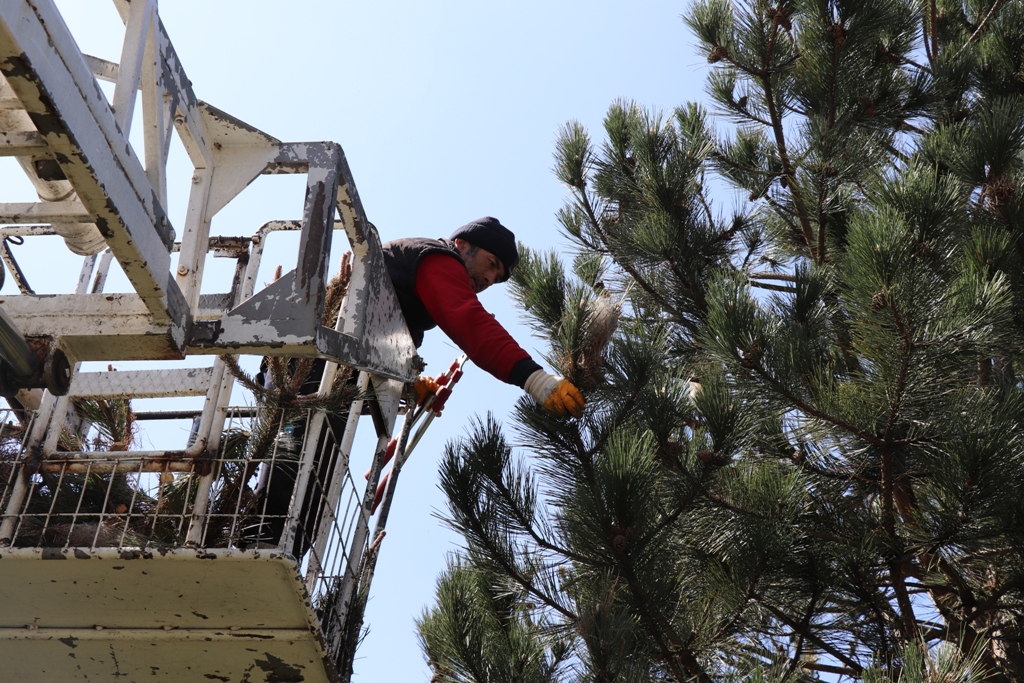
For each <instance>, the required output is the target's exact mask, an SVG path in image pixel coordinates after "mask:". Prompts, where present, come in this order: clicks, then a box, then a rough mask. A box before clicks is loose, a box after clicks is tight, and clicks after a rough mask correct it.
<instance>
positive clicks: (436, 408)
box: [365, 354, 469, 525]
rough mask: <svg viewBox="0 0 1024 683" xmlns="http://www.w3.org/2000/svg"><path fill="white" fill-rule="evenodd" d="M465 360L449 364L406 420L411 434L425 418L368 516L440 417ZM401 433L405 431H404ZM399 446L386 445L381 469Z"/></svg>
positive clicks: (387, 476)
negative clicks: (435, 387)
mask: <svg viewBox="0 0 1024 683" xmlns="http://www.w3.org/2000/svg"><path fill="white" fill-rule="evenodd" d="M467 360H469V357H468V356H466V354H462V355H461V356H459V357H458V358H456V359H455V360H454V361H452V364H451V365H450V366H448V369H447V370H445V371H444V372H442V373H441V374H440V375H438V376H437V378H436V380H435V381H436V382H437V384H438V389H437V391H436V392H435V393H433V394H430V395H429V396H427V398H426V399H425V400H424V401H423V403H422V404H421V405H418V406H416V407H415V409H413V410H412V413H411V416H409V417H406V419H407V420H411V423H410V425H409V429H410V430H411V429H412V428H414V427H416V425H417V423H418V422H420V420H421V419H422V418H424V416H426V417H425V419H423V423H422V424H420V425H419V428H418V429H416V432H415V433H414V434H413V436H412V438H410V439H409V443H408V445H407V446H405V448H404V449H403V452H402V453H400V454H399V457H398V459H397V460H395V464H394V465H393V466H392V468H391V470H389V471H388V472H387V473H385V474H384V476H383V477H381V480H380V483H379V484H377V493H376V495H375V496H374V499H373V507H372V508H371V509H370V514H373V513H374V512H376V511H377V506H378V505H380V502H381V500H383V498H384V492H385V491H386V490H387V486H388V482H389V481H390V480H391V479H392V477H395V478H397V477H398V472H399V471H400V470H401V468H402V465H404V464H405V461H406V460H408V459H409V456H410V455H412V451H413V449H414V448H416V444H418V443H419V442H420V439H422V438H423V434H424V433H425V432H426V431H427V428H428V427H430V423H431V422H433V421H434V418H435V417H437V416H438V415H440V414H441V410H442V409H443V408H444V404H445V403H446V402H447V401H448V397H449V396H451V395H452V388H453V387H454V386H455V385H456V384H457V383H458V381H459V380H460V379H462V366H463V365H465V363H466V361H467ZM403 431H405V429H404V428H403ZM398 445H399V444H398V440H397V439H392V440H391V441H390V442H389V443H388V448H387V451H386V452H385V453H384V463H383V464H384V465H386V464H387V463H388V462H389V461H390V460H391V458H392V457H394V455H395V452H396V450H398ZM369 474H370V473H369V472H367V473H366V475H365V476H366V478H369ZM381 514H386V511H382V513H381ZM378 525H380V522H378Z"/></svg>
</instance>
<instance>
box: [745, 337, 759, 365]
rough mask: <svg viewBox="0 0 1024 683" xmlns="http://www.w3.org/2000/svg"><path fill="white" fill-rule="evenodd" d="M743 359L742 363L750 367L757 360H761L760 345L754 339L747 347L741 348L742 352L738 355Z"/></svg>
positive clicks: (755, 363)
mask: <svg viewBox="0 0 1024 683" xmlns="http://www.w3.org/2000/svg"><path fill="white" fill-rule="evenodd" d="M740 359H741V360H742V361H743V365H744V366H746V367H748V368H752V367H754V366H755V365H757V361H759V360H761V345H760V344H759V343H758V342H757V341H756V340H755V341H754V342H753V343H752V344H751V345H750V347H749V348H747V349H744V350H743V354H742V355H741V356H740Z"/></svg>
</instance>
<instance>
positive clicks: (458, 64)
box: [0, 0, 707, 682]
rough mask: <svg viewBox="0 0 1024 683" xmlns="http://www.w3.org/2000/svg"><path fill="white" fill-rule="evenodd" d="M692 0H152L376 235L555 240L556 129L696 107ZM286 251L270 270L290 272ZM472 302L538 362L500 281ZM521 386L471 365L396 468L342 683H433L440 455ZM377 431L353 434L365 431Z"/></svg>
mask: <svg viewBox="0 0 1024 683" xmlns="http://www.w3.org/2000/svg"><path fill="white" fill-rule="evenodd" d="M58 6H59V7H60V8H61V10H62V11H63V12H64V14H65V17H66V19H67V22H68V24H69V25H70V26H71V28H72V31H73V32H74V33H75V36H76V39H77V40H78V42H79V44H80V46H81V47H82V49H83V50H84V51H86V52H90V53H92V54H94V55H96V56H99V57H103V58H106V59H109V60H112V61H118V60H119V58H120V52H121V44H120V41H121V33H120V32H123V28H122V27H121V24H120V21H119V19H118V17H117V13H116V11H115V10H114V8H113V4H112V3H111V2H109V0H65V1H63V2H58ZM686 9H687V3H686V2H677V1H673V2H669V1H667V0H642V1H641V2H634V3H624V2H611V1H605V0H598V1H594V0H590V1H587V2H583V1H579V0H550V1H548V2H537V1H535V0H526V1H524V2H519V3H496V2H469V1H465V0H462V1H455V0H450V1H445V2H408V1H400V0H377V1H375V2H353V1H351V0H316V1H313V0H300V1H296V2H291V3H283V2H269V1H256V0H216V1H212V0H164V2H162V3H160V14H161V17H162V19H163V22H164V24H165V26H166V27H167V31H168V34H169V35H170V38H171V41H172V42H173V43H174V45H175V48H176V50H177V52H178V55H179V57H180V58H181V60H182V63H183V65H184V68H185V71H186V73H187V74H188V76H189V78H190V79H191V80H192V84H193V88H194V90H195V92H196V94H197V96H198V97H199V98H200V99H202V100H205V101H207V102H209V103H210V104H213V105H214V106H216V107H218V108H220V109H222V110H224V111H226V112H228V113H230V114H231V115H233V116H235V117H237V118H239V119H241V120H243V121H246V122H248V123H250V124H252V125H254V126H256V127H258V128H260V129H262V130H263V131H265V132H267V133H269V134H271V135H273V136H275V137H277V138H279V139H281V140H286V141H303V140H333V141H335V142H338V143H340V144H341V145H342V147H343V148H344V150H345V153H346V156H347V158H348V161H349V165H350V167H351V169H352V172H353V174H354V177H355V181H356V186H357V188H358V190H359V194H360V196H361V197H362V201H363V205H364V207H365V209H366V212H367V215H368V217H369V219H370V221H371V222H373V223H374V224H375V225H376V226H377V229H378V231H379V233H380V236H381V238H382V240H388V239H394V238H398V237H405V236H426V237H440V236H447V235H448V234H450V233H451V231H452V230H453V229H454V228H456V227H458V226H459V225H462V224H463V223H466V222H467V221H469V220H471V219H474V218H477V217H480V216H483V215H494V216H497V217H498V218H499V219H500V220H501V221H502V222H503V223H504V224H505V225H507V226H509V227H510V228H511V229H512V230H513V231H515V232H516V234H517V236H518V237H519V238H520V239H521V240H522V241H524V242H526V243H527V244H529V245H531V246H533V247H535V248H539V249H544V250H548V249H557V250H560V251H563V250H565V249H566V248H567V244H566V242H565V241H564V240H563V239H562V237H561V236H560V234H559V232H558V226H557V222H556V220H555V212H556V211H557V210H558V209H559V208H560V207H561V205H562V203H563V201H564V200H565V197H566V191H565V189H564V188H563V187H562V186H560V184H559V182H558V181H557V179H556V178H555V176H554V174H553V173H552V171H551V167H552V152H553V150H554V142H555V138H556V135H557V131H558V128H559V126H561V125H562V124H564V123H565V122H566V121H568V120H570V119H577V120H579V121H581V122H582V123H583V124H584V125H586V126H587V127H588V128H589V129H590V130H591V132H592V134H593V135H594V137H595V138H597V139H600V138H601V130H600V126H601V120H602V118H603V116H604V113H605V112H606V110H607V108H608V105H609V104H610V103H611V102H612V101H613V100H614V99H616V98H623V97H624V98H629V99H633V100H635V101H637V102H638V103H639V104H642V105H645V106H650V107H655V108H659V109H663V110H666V111H668V110H671V109H672V108H673V107H675V106H677V105H679V104H682V103H683V102H685V101H689V100H702V99H704V96H703V90H702V88H703V82H704V76H705V73H706V68H707V65H706V61H705V59H704V58H703V57H702V56H701V55H699V54H696V52H695V48H694V41H693V38H692V36H691V35H690V34H689V32H688V29H687V28H686V27H685V25H684V24H683V22H682V20H681V18H680V16H681V14H682V13H683V12H685V11H686ZM137 120H138V119H137ZM174 154H176V157H175V158H176V159H177V162H178V164H179V166H178V174H177V175H173V176H172V178H171V183H170V188H169V193H170V199H169V203H170V215H171V219H172V222H173V223H174V225H175V226H178V227H179V228H180V225H181V224H182V222H183V216H184V209H185V200H186V198H187V192H188V179H189V176H190V175H191V168H190V167H188V166H187V164H185V163H184V162H185V161H186V160H185V157H184V154H183V153H182V152H180V150H179V151H177V152H175V153H174ZM0 161H3V162H4V163H3V164H0V187H4V188H5V189H4V193H3V198H2V201H32V200H34V197H33V196H31V188H28V189H25V188H26V184H25V183H23V182H21V181H20V179H19V178H17V176H18V175H20V171H19V170H18V169H17V167H16V166H14V165H13V164H11V163H7V162H10V161H11V160H0ZM303 182H304V181H303ZM19 183H20V184H19ZM281 188H283V189H281ZM301 201H302V191H301V185H296V184H295V183H293V182H290V181H288V180H287V179H282V177H280V176H277V177H273V178H266V179H261V180H259V181H257V183H256V184H254V186H252V187H251V188H250V189H249V190H247V191H246V192H245V193H243V195H242V196H241V197H240V198H239V200H238V202H237V205H233V206H230V207H229V208H228V209H226V210H225V211H223V212H222V213H221V214H219V215H218V216H217V217H215V219H214V221H213V226H212V231H211V232H212V234H222V235H250V234H252V232H254V231H255V230H256V228H257V227H259V225H260V224H261V223H262V222H263V221H265V220H268V219H271V218H297V217H299V216H300V212H301ZM340 253H341V249H338V248H336V249H335V254H334V255H332V268H336V267H337V260H338V256H339V255H340ZM292 259H294V256H292V255H289V256H288V258H287V259H285V260H284V261H283V265H284V266H285V269H286V270H287V269H289V268H291V267H292V265H293V261H292ZM268 260H270V261H271V262H270V263H266V264H265V265H266V267H267V268H268V269H272V268H273V265H276V264H275V263H273V262H272V259H268ZM62 263H63V262H62ZM68 263H69V264H70V265H69V266H68V267H67V268H64V267H63V266H61V268H60V269H61V270H64V271H66V277H68V278H73V276H74V274H75V273H77V268H78V265H77V261H75V260H73V259H72V260H70V261H68ZM25 265H26V268H27V269H35V270H34V271H33V272H40V273H43V271H42V269H43V268H46V272H45V273H43V274H41V275H38V276H36V278H37V280H36V282H33V284H41V283H42V282H43V281H44V278H45V279H47V280H49V281H50V282H51V283H53V291H69V290H68V289H66V288H62V287H60V286H59V283H58V282H57V280H55V279H54V276H53V273H54V271H55V270H56V269H55V268H54V261H53V255H52V254H50V255H48V256H47V260H46V261H45V262H43V261H39V262H34V263H27V264H25ZM32 276H33V275H32V272H30V277H32ZM266 279H269V274H268V275H267V276H266V278H264V281H265V280H266ZM11 288H12V284H11V283H8V285H7V289H5V290H4V291H9V290H10V289H11ZM39 289H40V290H41V291H46V287H43V286H40V287H39ZM205 291H219V290H218V288H217V287H210V288H205ZM481 300H482V301H483V303H484V306H485V307H487V308H488V309H489V310H491V311H492V312H494V313H495V314H496V315H497V317H498V319H499V320H500V321H501V322H502V323H504V324H505V325H506V326H507V327H508V328H509V330H510V331H511V332H512V334H513V336H515V337H516V338H517V339H519V340H520V343H521V344H522V345H523V346H525V347H526V348H527V349H529V350H531V351H534V350H536V351H538V353H537V354H536V355H537V356H539V355H540V353H539V352H540V351H542V349H539V348H538V344H537V342H536V341H534V340H532V339H531V338H530V337H529V334H528V332H527V331H526V329H525V327H523V326H522V325H521V324H520V321H519V313H518V312H517V311H516V310H515V308H514V307H513V305H512V303H511V300H510V299H509V298H508V296H507V293H506V292H505V291H503V288H501V287H495V288H492V289H491V290H489V291H488V292H486V293H484V294H483V295H482V297H481ZM458 353H459V351H458V350H457V349H456V348H455V347H454V346H453V345H452V344H451V343H450V342H448V341H447V339H446V338H445V337H444V335H443V334H442V333H441V332H439V331H434V332H433V333H428V335H427V342H426V343H425V344H424V346H423V347H422V348H421V354H422V355H423V356H424V358H426V360H427V362H428V364H429V365H428V371H429V372H430V373H432V374H436V373H437V372H440V371H441V370H442V369H444V368H445V367H446V366H447V365H448V363H449V362H450V361H451V360H452V359H453V358H455V357H456V356H457V355H458ZM203 364H205V363H203ZM520 393H521V392H520V391H519V389H517V388H514V387H510V386H508V385H503V384H501V383H499V382H498V381H496V380H494V379H493V378H491V377H489V376H487V375H485V374H484V373H483V372H482V371H480V370H479V369H477V368H475V367H474V368H471V369H470V370H469V371H468V373H467V377H466V378H465V379H464V380H463V382H462V383H461V384H460V385H459V386H458V389H457V391H456V392H455V395H454V396H453V398H452V399H451V401H450V402H449V407H448V408H447V409H446V410H445V413H444V417H443V418H442V419H440V420H439V421H435V423H434V425H433V426H432V427H431V429H430V432H429V433H428V436H427V438H426V439H425V440H424V441H423V442H422V443H421V444H420V446H419V447H418V448H417V452H416V453H414V455H413V457H412V459H411V460H410V462H409V463H408V465H407V466H406V469H405V470H404V472H403V475H402V479H401V483H400V485H399V488H398V492H397V497H396V501H395V505H394V507H393V508H392V511H391V517H390V523H389V530H388V536H387V538H386V539H385V541H384V543H383V546H382V549H381V556H380V561H379V563H378V567H377V575H376V579H375V580H374V583H373V589H372V594H371V599H370V605H369V610H368V613H367V623H368V625H369V627H370V635H369V637H368V638H367V639H366V641H365V642H364V643H363V645H362V647H361V649H360V651H359V653H358V661H357V663H356V678H355V680H357V681H424V682H425V681H428V680H429V678H430V672H429V670H428V668H427V667H426V664H425V663H424V660H423V657H422V655H421V653H420V650H419V647H418V645H417V642H416V638H415V631H414V626H413V619H414V618H415V617H416V616H418V615H419V614H420V613H421V612H422V610H423V609H424V607H425V606H426V605H428V604H430V603H431V602H432V600H433V589H434V582H435V579H436V577H437V575H438V573H439V572H440V571H441V569H442V568H443V567H444V563H445V556H446V554H448V553H450V552H452V551H453V550H454V549H455V548H456V547H457V544H458V541H459V539H458V538H457V537H455V536H454V535H453V534H452V533H451V532H449V531H448V530H446V529H445V528H443V526H442V525H441V523H440V522H439V521H438V520H437V519H435V517H434V516H433V515H432V513H434V512H435V511H439V510H442V509H443V507H444V502H443V500H442V498H441V495H440V492H439V491H438V490H437V468H436V463H437V460H438V458H439V457H440V454H441V451H442V449H443V447H444V443H445V442H446V441H447V440H448V439H450V438H452V437H456V436H458V435H460V434H461V433H462V432H463V430H464V429H465V427H466V425H467V424H468V421H469V419H470V418H471V416H472V415H474V414H483V413H485V412H486V411H491V412H493V413H494V414H495V415H496V416H497V417H498V418H499V419H501V420H503V421H504V419H505V416H506V415H507V413H508V412H509V410H510V408H511V406H512V405H513V403H514V402H515V400H516V399H517V398H518V397H519V395H520ZM371 430H372V427H371V426H370V425H369V423H367V424H366V425H363V427H362V431H363V434H364V436H365V435H366V433H368V432H370V431H371ZM362 450H363V452H357V453H355V454H354V456H353V459H354V461H355V463H356V468H357V469H358V471H359V472H362V470H363V468H364V466H365V463H366V462H367V461H368V458H369V455H370V454H369V453H367V452H365V451H366V448H365V447H364V448H363V449H362ZM254 597H256V596H254Z"/></svg>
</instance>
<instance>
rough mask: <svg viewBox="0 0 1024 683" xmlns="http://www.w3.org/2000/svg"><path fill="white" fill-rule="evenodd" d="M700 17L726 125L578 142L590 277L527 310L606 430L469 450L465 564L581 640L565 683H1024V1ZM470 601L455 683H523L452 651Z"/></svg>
mask: <svg viewBox="0 0 1024 683" xmlns="http://www.w3.org/2000/svg"><path fill="white" fill-rule="evenodd" d="M685 20H686V23H687V24H688V26H689V27H690V28H691V30H692V31H693V33H694V34H695V35H696V37H697V39H698V49H699V50H700V51H701V53H702V54H705V55H707V59H708V61H709V62H711V63H712V64H713V68H712V73H711V75H710V77H709V80H708V93H709V96H710V100H711V102H712V106H713V108H714V111H713V112H709V111H706V110H705V109H704V108H703V107H702V106H700V105H698V104H693V103H691V104H685V105H683V106H680V107H679V108H677V109H676V110H675V111H674V112H673V113H672V115H671V116H664V115H662V114H659V113H658V112H656V111H651V110H645V109H643V108H641V107H639V106H637V105H635V104H634V103H631V102H628V101H620V102H616V103H614V104H613V105H612V106H611V108H610V109H609V112H608V114H607V117H606V119H605V122H604V136H605V139H604V141H603V142H602V143H600V145H595V144H594V143H593V142H592V140H591V139H590V136H589V134H588V133H587V131H585V130H584V129H583V127H582V126H580V125H579V124H577V123H569V124H567V125H566V126H565V127H564V129H563V130H562V132H561V136H560V140H559V142H558V146H557V151H556V171H557V173H558V175H559V178H560V179H561V180H562V181H563V182H564V183H565V184H566V185H567V186H569V187H570V188H571V190H572V192H573V200H572V201H571V202H570V203H569V204H568V205H567V206H566V207H565V208H564V209H563V210H562V211H561V213H560V214H559V221H560V223H561V225H562V227H563V229H564V232H565V234H566V235H567V236H568V237H569V239H570V240H572V241H573V242H574V244H575V245H576V247H577V250H578V254H577V255H576V257H575V258H574V260H573V267H572V272H571V273H567V272H566V271H565V268H564V266H563V265H562V264H561V262H560V261H559V260H558V259H557V258H556V257H554V256H552V255H541V254H536V253H532V252H531V253H529V254H528V256H527V257H526V258H524V260H523V266H522V268H521V270H520V272H519V273H518V274H517V276H516V278H515V280H514V290H515V292H516V295H517V296H518V298H519V299H520V301H521V302H522V303H523V305H524V306H525V307H526V309H527V315H528V316H529V318H530V320H531V321H532V322H533V323H534V325H535V328H536V329H537V331H538V332H539V333H540V334H542V335H543V336H544V337H546V338H547V339H548V340H549V341H550V343H551V353H550V357H549V358H548V360H549V361H550V362H551V363H552V364H553V365H554V366H555V367H558V368H559V369H560V370H561V371H562V372H564V373H565V374H566V376H567V377H569V378H570V379H572V381H573V382H575V383H577V385H578V386H580V387H581V388H582V389H583V390H584V391H585V394H586V397H587V400H588V406H587V410H586V412H585V414H584V416H583V417H582V418H581V419H579V420H576V419H572V418H564V417H554V416H550V415H547V414H545V413H543V412H542V411H541V410H540V409H539V408H537V407H536V406H534V405H532V404H531V403H530V402H529V401H528V400H524V401H522V402H521V403H520V404H519V405H518V407H517V409H516V411H515V414H514V415H513V416H511V418H510V419H511V433H512V434H513V435H514V438H512V439H510V438H509V437H508V436H506V430H505V428H504V427H502V426H501V425H500V424H499V423H498V422H497V421H496V420H494V419H493V418H488V419H486V420H483V421H481V422H480V423H478V424H476V425H474V426H473V427H472V428H471V429H470V431H469V434H468V435H467V436H466V437H465V438H462V439H459V440H457V441H455V442H453V443H452V444H450V445H449V447H448V449H447V451H446V453H445V457H444V459H443V463H442V469H441V485H442V488H443V489H444V491H445V493H446V495H447V497H448V501H449V510H448V512H447V515H446V519H447V521H448V523H449V524H451V525H452V526H453V528H455V529H456V530H458V531H459V532H460V533H461V534H463V536H464V538H465V544H466V548H467V553H466V555H465V556H464V557H463V558H461V559H458V560H456V561H455V566H456V567H457V568H459V569H458V571H460V572H462V571H470V572H482V575H483V576H489V577H492V578H491V581H492V584H491V590H494V591H497V590H503V591H504V593H502V594H503V595H506V596H508V598H509V599H514V600H515V601H516V603H515V607H506V608H504V609H505V610H506V612H507V613H510V614H518V615H520V616H521V617H522V618H523V619H526V617H527V616H528V617H529V619H528V623H529V624H543V625H544V626H543V628H541V627H536V628H534V631H533V632H534V638H535V645H534V648H535V651H537V650H538V649H539V650H540V651H543V650H544V647H546V646H545V642H546V641H544V640H543V639H544V638H552V637H557V638H559V639H561V640H559V641H557V642H563V641H564V642H566V643H568V655H567V657H568V659H567V660H566V661H565V663H563V664H562V665H561V666H560V667H558V668H556V669H555V670H553V671H552V672H551V675H552V676H554V678H551V679H550V680H559V681H569V680H579V681H602V682H607V683H610V682H611V681H638V682H639V681H662V680H671V681H678V682H683V681H700V682H708V683H709V682H712V681H738V680H750V681H755V680H758V681H760V680H764V681H768V680H771V681H816V680H825V681H834V680H862V681H897V680H901V681H954V680H955V681H974V680H977V681H981V680H986V681H998V682H1000V683H1011V682H1017V681H1024V620H1022V619H1024V386H1022V383H1021V379H1020V375H1021V363H1022V361H1024V353H1022V352H1024V343H1022V339H1024V197H1022V189H1021V188H1022V184H1021V183H1022V180H1024V3H1021V2H1019V1H1010V2H1004V1H1003V0H980V1H977V2H975V1H973V0H968V1H966V2H952V1H951V0H914V1H910V0H859V1H856V2H850V1H841V0H832V1H828V0H801V1H788V0H781V1H780V2H778V3H777V4H769V3H768V2H765V1H758V0H745V1H743V2H735V3H730V2H726V1H724V0H699V1H698V2H697V3H696V4H694V5H693V6H692V7H691V8H690V9H689V10H688V13H687V16H686V17H685ZM723 190H728V191H730V192H732V194H730V195H728V196H730V197H731V196H732V195H733V194H735V192H734V191H735V190H739V191H740V194H739V196H740V197H741V198H742V199H741V200H740V201H738V202H736V205H735V206H730V210H731V211H732V212H733V213H732V215H731V216H723V214H722V212H721V211H720V210H718V209H716V204H715V202H713V201H712V197H713V196H714V197H723V196H726V195H725V193H724V192H723ZM719 203H723V202H721V200H719ZM513 446H516V447H519V448H521V452H515V451H514V450H513ZM451 581H452V579H451V578H450V577H446V578H445V579H444V580H442V584H441V590H440V591H439V599H438V603H437V605H436V606H435V607H434V608H432V610H431V611H429V612H428V613H427V614H426V615H425V616H424V618H423V620H422V621H421V622H420V629H421V636H422V638H423V640H424V642H425V648H426V651H427V652H428V653H429V656H430V657H431V662H432V663H433V664H434V667H435V673H436V675H435V680H438V681H477V682H482V681H484V680H505V679H502V678H500V677H487V676H483V677H481V676H480V675H477V674H475V673H474V672H477V671H493V670H497V669H496V667H498V660H500V659H501V658H502V657H504V656H505V655H504V654H501V652H500V651H499V650H497V649H493V648H492V649H487V648H476V649H473V650H470V649H465V648H463V649H462V650H456V649H448V650H444V652H445V653H446V654H445V656H446V657H447V658H448V659H446V660H445V661H439V659H438V657H437V655H436V653H437V652H441V651H442V650H439V649H438V646H437V643H441V642H446V639H447V641H451V642H454V640H453V639H455V638H456V637H457V636H458V633H457V632H456V631H454V630H452V628H453V627H451V624H454V623H456V620H455V615H456V612H457V611H458V610H460V609H461V610H470V609H472V607H471V605H470V602H472V601H479V600H480V598H479V597H475V596H473V595H470V594H469V593H458V592H456V593H455V595H454V597H453V595H452V592H451V590H450V583H451ZM478 581H479V579H478ZM446 582H448V583H446ZM478 585H479V584H478ZM517 610H518V611H517ZM460 627H461V628H464V629H468V631H466V632H465V633H463V634H462V637H464V638H470V639H472V640H474V642H481V643H483V642H497V641H496V639H497V638H498V634H497V633H496V631H495V629H496V627H495V626H494V624H493V623H491V621H489V620H487V619H481V620H480V621H479V622H476V623H474V624H467V623H465V622H462V623H461V626H460ZM550 642H554V641H550Z"/></svg>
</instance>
